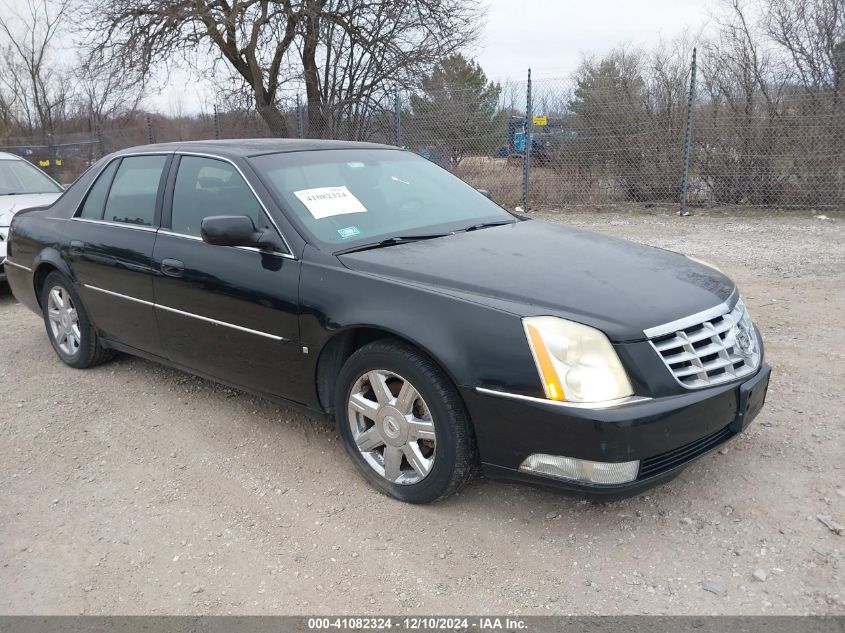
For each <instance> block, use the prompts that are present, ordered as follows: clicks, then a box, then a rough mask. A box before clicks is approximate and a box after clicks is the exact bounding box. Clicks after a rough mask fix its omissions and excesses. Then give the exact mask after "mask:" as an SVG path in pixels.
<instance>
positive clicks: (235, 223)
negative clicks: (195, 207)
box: [200, 215, 270, 247]
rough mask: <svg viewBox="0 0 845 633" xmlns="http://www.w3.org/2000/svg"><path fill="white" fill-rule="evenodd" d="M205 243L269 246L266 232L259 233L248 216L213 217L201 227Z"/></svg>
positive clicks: (206, 220)
mask: <svg viewBox="0 0 845 633" xmlns="http://www.w3.org/2000/svg"><path fill="white" fill-rule="evenodd" d="M200 233H201V234H202V240H203V242H207V243H208V244H215V245H217V246H257V247H261V246H269V245H270V241H269V240H267V239H265V238H264V233H265V231H259V230H257V229H256V228H255V225H254V224H253V223H252V219H251V218H250V217H249V216H246V215H211V216H209V217H207V218H204V219H203V221H202V225H200Z"/></svg>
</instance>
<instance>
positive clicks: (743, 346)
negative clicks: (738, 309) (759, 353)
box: [734, 322, 754, 356]
mask: <svg viewBox="0 0 845 633" xmlns="http://www.w3.org/2000/svg"><path fill="white" fill-rule="evenodd" d="M735 330H736V331H735V334H734V337H735V338H736V344H737V345H738V346H739V349H740V350H741V351H742V353H743V354H745V355H746V356H747V355H749V354H751V352H752V351H753V350H754V341H753V340H752V339H751V333H750V332H749V331H748V326H747V325H746V324H745V323H742V322H740V323H737V324H736V328H735Z"/></svg>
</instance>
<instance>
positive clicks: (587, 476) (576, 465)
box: [519, 453, 640, 484]
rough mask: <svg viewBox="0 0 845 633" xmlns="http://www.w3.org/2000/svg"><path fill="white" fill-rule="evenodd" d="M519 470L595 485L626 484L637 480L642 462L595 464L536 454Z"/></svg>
mask: <svg viewBox="0 0 845 633" xmlns="http://www.w3.org/2000/svg"><path fill="white" fill-rule="evenodd" d="M519 469H520V470H526V471H529V472H534V473H538V474H541V475H548V476H550V477H557V478H558V479H571V480H574V481H586V482H589V483H593V484H624V483H626V482H629V481H634V480H635V479H636V478H637V472H638V471H639V469H640V461H639V460H636V461H633V462H593V461H590V460H588V459H575V458H574V457H563V456H562V455H544V454H542V453H534V454H533V455H529V456H528V457H527V458H526V459H525V461H524V462H522V464H520V466H519Z"/></svg>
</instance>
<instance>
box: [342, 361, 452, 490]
mask: <svg viewBox="0 0 845 633" xmlns="http://www.w3.org/2000/svg"><path fill="white" fill-rule="evenodd" d="M348 414H349V415H348V419H349V426H350V428H351V431H352V439H353V440H354V441H355V444H356V446H357V447H358V450H359V451H360V452H361V455H362V456H363V458H364V461H366V462H367V464H368V465H369V466H370V467H371V468H372V469H373V470H374V471H376V472H377V473H378V474H379V475H381V476H382V477H384V478H385V479H387V480H388V481H390V482H392V483H395V484H402V485H410V484H416V483H419V482H420V481H422V480H423V479H424V478H425V477H426V476H427V475H428V474H429V473H430V472H431V468H432V466H433V465H434V456H435V444H436V435H435V430H434V420H433V419H432V416H431V411H430V410H429V408H428V405H426V403H425V401H424V400H423V398H422V396H421V395H420V393H419V392H418V391H417V389H416V388H415V387H414V386H413V385H412V384H411V383H410V382H409V381H407V380H405V379H404V378H403V377H402V376H400V375H398V374H395V373H393V372H390V371H386V370H381V369H378V370H373V371H369V372H367V373H366V374H364V375H363V376H360V377H359V378H358V380H356V381H355V383H354V384H353V385H352V390H351V392H350V395H349V402H348Z"/></svg>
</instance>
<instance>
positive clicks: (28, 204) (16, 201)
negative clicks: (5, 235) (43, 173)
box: [0, 193, 62, 226]
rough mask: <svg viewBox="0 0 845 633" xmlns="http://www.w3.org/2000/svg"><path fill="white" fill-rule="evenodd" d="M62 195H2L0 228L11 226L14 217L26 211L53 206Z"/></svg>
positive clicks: (0, 200)
mask: <svg viewBox="0 0 845 633" xmlns="http://www.w3.org/2000/svg"><path fill="white" fill-rule="evenodd" d="M60 195H62V194H61V193H18V194H15V195H13V196H10V195H0V226H9V224H11V222H12V217H14V215H15V214H16V213H17V212H18V211H23V210H24V209H31V208H32V207H41V206H44V205H48V204H53V202H55V201H56V200H57V199H58V197H59V196H60Z"/></svg>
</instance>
